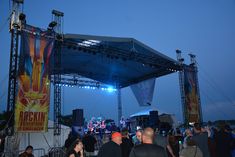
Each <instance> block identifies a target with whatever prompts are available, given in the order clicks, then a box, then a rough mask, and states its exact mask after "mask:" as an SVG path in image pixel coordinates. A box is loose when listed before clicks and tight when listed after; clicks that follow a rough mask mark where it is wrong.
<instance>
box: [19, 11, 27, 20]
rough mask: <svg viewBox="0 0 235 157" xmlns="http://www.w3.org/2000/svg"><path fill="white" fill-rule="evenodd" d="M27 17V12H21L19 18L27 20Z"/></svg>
mask: <svg viewBox="0 0 235 157" xmlns="http://www.w3.org/2000/svg"><path fill="white" fill-rule="evenodd" d="M25 18H26V15H25V14H23V13H20V15H19V19H20V21H24V20H25Z"/></svg>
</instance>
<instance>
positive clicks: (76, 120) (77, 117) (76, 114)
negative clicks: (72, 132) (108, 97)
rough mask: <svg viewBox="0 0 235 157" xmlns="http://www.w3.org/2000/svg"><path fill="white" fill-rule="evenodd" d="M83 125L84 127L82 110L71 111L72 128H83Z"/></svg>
mask: <svg viewBox="0 0 235 157" xmlns="http://www.w3.org/2000/svg"><path fill="white" fill-rule="evenodd" d="M83 125H84V118H83V109H75V110H73V126H83Z"/></svg>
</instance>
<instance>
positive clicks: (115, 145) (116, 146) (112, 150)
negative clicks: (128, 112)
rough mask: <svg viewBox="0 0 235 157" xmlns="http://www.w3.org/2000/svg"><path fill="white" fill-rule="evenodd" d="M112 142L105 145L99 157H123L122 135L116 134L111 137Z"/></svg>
mask: <svg viewBox="0 0 235 157" xmlns="http://www.w3.org/2000/svg"><path fill="white" fill-rule="evenodd" d="M111 138H112V140H111V141H109V142H107V143H105V144H104V145H103V146H102V147H101V148H100V150H99V152H98V157H122V153H121V147H120V144H121V143H122V135H121V134H120V133H119V132H114V133H112V135H111Z"/></svg>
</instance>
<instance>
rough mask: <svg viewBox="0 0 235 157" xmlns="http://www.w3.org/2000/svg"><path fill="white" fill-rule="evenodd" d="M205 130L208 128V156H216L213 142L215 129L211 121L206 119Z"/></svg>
mask: <svg viewBox="0 0 235 157" xmlns="http://www.w3.org/2000/svg"><path fill="white" fill-rule="evenodd" d="M206 130H209V132H210V134H208V136H209V137H208V147H209V151H210V156H211V157H217V153H216V142H215V137H216V135H217V129H216V128H215V127H213V126H212V122H211V121H208V123H207V126H206Z"/></svg>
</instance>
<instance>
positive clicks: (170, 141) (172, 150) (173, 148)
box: [167, 132, 180, 157]
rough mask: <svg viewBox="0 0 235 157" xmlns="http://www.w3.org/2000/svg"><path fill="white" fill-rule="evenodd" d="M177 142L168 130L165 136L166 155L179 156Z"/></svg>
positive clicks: (169, 156) (170, 156)
mask: <svg viewBox="0 0 235 157" xmlns="http://www.w3.org/2000/svg"><path fill="white" fill-rule="evenodd" d="M179 151H180V147H179V142H178V141H177V139H176V138H175V136H174V134H173V132H170V133H169V134H168V136H167V154H168V157H179Z"/></svg>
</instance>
